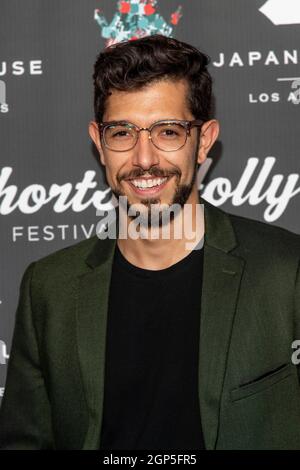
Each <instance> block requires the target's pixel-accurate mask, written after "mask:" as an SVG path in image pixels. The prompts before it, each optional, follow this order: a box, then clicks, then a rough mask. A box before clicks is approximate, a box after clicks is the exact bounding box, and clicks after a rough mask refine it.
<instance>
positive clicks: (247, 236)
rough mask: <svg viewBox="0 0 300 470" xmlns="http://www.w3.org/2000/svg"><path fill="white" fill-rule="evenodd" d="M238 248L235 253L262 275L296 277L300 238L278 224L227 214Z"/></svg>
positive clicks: (299, 256) (299, 263) (299, 255)
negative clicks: (271, 274)
mask: <svg viewBox="0 0 300 470" xmlns="http://www.w3.org/2000/svg"><path fill="white" fill-rule="evenodd" d="M227 216H228V217H229V220H230V222H231V226H232V228H233V231H234V233H235V237H236V240H237V246H236V248H235V249H234V251H233V254H236V255H237V256H241V257H242V258H244V259H245V260H246V261H247V263H248V266H252V267H254V266H255V268H254V269H256V270H258V271H259V272H260V273H262V272H265V273H270V272H273V273H274V276H277V275H278V276H279V277H280V278H281V279H282V276H286V280H288V279H289V280H290V281H291V276H292V278H294V276H295V274H296V273H297V271H298V269H299V265H300V235H298V234H296V233H294V232H291V231H290V230H287V229H285V228H282V227H279V226H278V225H271V224H269V223H267V222H262V221H258V220H254V219H250V218H247V217H243V216H239V215H234V214H230V213H227Z"/></svg>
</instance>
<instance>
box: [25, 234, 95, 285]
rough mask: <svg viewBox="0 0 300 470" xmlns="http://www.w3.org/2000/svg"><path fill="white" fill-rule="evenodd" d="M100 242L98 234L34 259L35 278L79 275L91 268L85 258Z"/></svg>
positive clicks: (64, 277)
mask: <svg viewBox="0 0 300 470" xmlns="http://www.w3.org/2000/svg"><path fill="white" fill-rule="evenodd" d="M98 242H99V238H98V237H97V235H94V236H93V237H91V238H88V239H86V240H83V241H80V242H78V243H75V244H73V245H69V246H67V247H65V248H60V249H59V250H56V251H54V252H53V253H50V254H49V255H47V256H44V257H42V258H39V259H38V260H36V261H34V262H33V263H32V264H33V265H34V272H35V275H34V277H35V279H39V280H42V279H47V278H49V277H55V278H63V279H64V280H65V279H66V277H70V276H71V277H73V276H78V275H80V274H83V273H85V272H86V271H87V270H89V268H88V266H87V264H86V263H85V260H86V258H87V256H88V255H89V253H90V252H91V251H92V250H93V248H94V246H95V245H96V244H97V243H98Z"/></svg>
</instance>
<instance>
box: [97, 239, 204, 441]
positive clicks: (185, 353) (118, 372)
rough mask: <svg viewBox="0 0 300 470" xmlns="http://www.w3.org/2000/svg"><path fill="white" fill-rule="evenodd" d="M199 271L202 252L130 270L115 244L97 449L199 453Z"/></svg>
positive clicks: (200, 275) (200, 279)
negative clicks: (165, 265) (159, 266)
mask: <svg viewBox="0 0 300 470" xmlns="http://www.w3.org/2000/svg"><path fill="white" fill-rule="evenodd" d="M202 272H203V247H202V248H201V249H195V250H193V251H191V252H189V254H188V255H187V256H185V258H183V259H182V260H180V261H179V262H177V263H175V264H173V265H172V266H170V267H168V268H165V269H161V270H158V271H155V270H149V269H142V268H139V267H137V266H134V265H133V264H131V263H130V262H129V261H127V259H126V258H125V257H124V256H123V255H122V253H121V251H120V250H119V248H118V245H116V251H115V256H114V261H113V269H112V278H111V286H110V293H109V308H108V319H107V339H106V363H105V381H104V387H105V388H104V408H103V422H102V429H101V442H100V448H101V449H106V450H109V449H123V450H124V449H128V450H135V449H144V450H148V449H149V450H159V449H161V450H164V449H173V450H182V449H187V450H188V449H193V450H197V449H204V441H203V435H202V427H201V419H200V409H199V391H198V387H199V384H198V380H199V379H198V377H199V374H198V364H199V339H200V313H201V311H200V310H201V290H202ZM200 386H201V384H200Z"/></svg>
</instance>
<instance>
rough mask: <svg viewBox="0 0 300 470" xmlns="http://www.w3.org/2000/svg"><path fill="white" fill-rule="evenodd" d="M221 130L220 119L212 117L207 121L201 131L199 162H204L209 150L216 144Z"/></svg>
mask: <svg viewBox="0 0 300 470" xmlns="http://www.w3.org/2000/svg"><path fill="white" fill-rule="evenodd" d="M219 131H220V126H219V121H217V119H211V120H210V121H206V122H205V123H204V124H203V125H202V127H201V132H200V145H199V151H198V159H197V161H198V163H200V164H201V163H203V162H204V160H205V159H206V157H207V154H208V152H209V151H210V149H211V147H212V146H213V145H214V143H215V141H216V140H217V138H218V135H219Z"/></svg>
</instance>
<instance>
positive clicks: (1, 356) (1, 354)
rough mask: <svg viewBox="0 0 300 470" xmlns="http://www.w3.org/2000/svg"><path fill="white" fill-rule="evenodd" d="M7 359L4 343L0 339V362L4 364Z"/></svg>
mask: <svg viewBox="0 0 300 470" xmlns="http://www.w3.org/2000/svg"><path fill="white" fill-rule="evenodd" d="M8 359H9V355H8V354H7V349H6V344H5V343H4V341H2V340H1V339H0V364H2V365H3V364H6V363H7V361H8Z"/></svg>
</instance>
